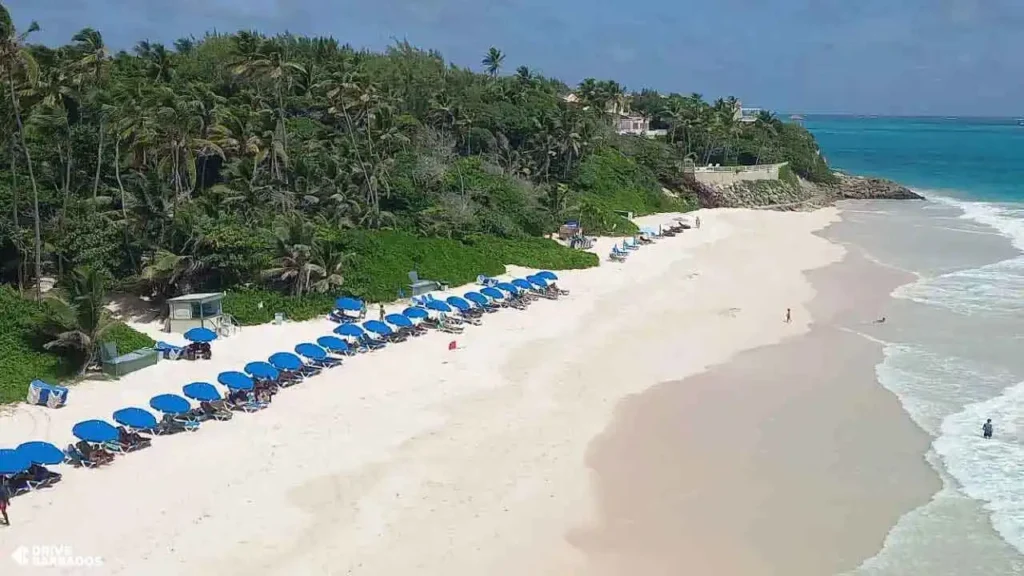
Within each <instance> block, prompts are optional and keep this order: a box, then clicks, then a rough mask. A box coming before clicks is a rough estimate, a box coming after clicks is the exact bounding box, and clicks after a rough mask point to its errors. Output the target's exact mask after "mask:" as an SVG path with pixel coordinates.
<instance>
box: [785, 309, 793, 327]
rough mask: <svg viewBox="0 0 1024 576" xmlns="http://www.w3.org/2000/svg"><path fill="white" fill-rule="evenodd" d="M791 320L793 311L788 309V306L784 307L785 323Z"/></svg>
mask: <svg viewBox="0 0 1024 576" xmlns="http://www.w3.org/2000/svg"><path fill="white" fill-rule="evenodd" d="M792 321H793V311H792V310H790V309H789V308H786V324H789V323H790V322H792Z"/></svg>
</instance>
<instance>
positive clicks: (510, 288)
mask: <svg viewBox="0 0 1024 576" xmlns="http://www.w3.org/2000/svg"><path fill="white" fill-rule="evenodd" d="M494 286H495V287H496V288H498V289H500V290H504V291H505V292H508V293H509V294H518V293H519V289H518V288H516V287H515V285H514V284H510V283H508V282H498V283H497V284H495V285H494Z"/></svg>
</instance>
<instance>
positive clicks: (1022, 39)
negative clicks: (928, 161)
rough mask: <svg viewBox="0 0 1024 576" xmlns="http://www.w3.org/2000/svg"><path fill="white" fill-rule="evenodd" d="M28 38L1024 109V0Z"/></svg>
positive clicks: (443, 4) (136, 24) (74, 7)
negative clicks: (305, 50)
mask: <svg viewBox="0 0 1024 576" xmlns="http://www.w3.org/2000/svg"><path fill="white" fill-rule="evenodd" d="M4 3H5V4H6V6H7V7H8V9H9V10H10V11H11V13H12V15H13V16H14V19H15V22H16V23H17V24H18V25H19V26H26V25H27V24H28V22H30V21H31V20H36V21H38V22H39V24H40V25H41V26H42V31H41V32H40V33H38V34H36V35H33V36H32V40H33V41H36V42H43V43H46V44H62V43H65V42H67V41H68V39H69V38H70V37H71V36H72V35H73V34H74V33H75V32H76V31H78V30H79V29H81V28H83V27H86V26H89V27H93V28H96V29H98V30H100V31H101V32H102V33H103V36H104V38H105V40H106V42H107V44H108V45H109V46H111V47H112V48H114V49H130V48H131V47H132V46H133V45H134V44H135V43H136V42H137V41H139V40H144V39H148V40H150V41H159V42H164V43H166V44H168V45H170V44H171V43H172V42H173V41H174V40H175V39H177V38H181V37H187V36H190V35H193V36H196V37H201V36H202V35H203V33H204V32H206V31H209V30H218V31H220V32H233V31H236V30H239V29H253V30H259V31H262V32H264V33H268V34H273V33H277V32H285V31H288V32H292V33H296V34H310V35H325V36H333V37H335V38H337V39H338V40H339V41H341V42H343V43H349V44H352V45H353V46H356V47H361V48H372V49H380V48H383V47H385V46H387V45H388V44H389V43H391V42H393V41H394V40H395V39H404V40H408V41H409V42H411V43H412V44H414V45H416V46H419V47H422V48H433V49H437V50H440V51H441V53H442V54H444V56H445V57H446V58H448V59H449V60H451V61H453V62H455V63H456V64H458V65H460V66H468V67H472V68H476V69H480V67H481V66H480V59H481V58H482V57H483V54H484V52H486V51H487V49H488V48H489V47H490V46H496V47H498V48H499V49H501V50H502V51H503V52H504V53H505V54H506V59H505V68H506V71H508V72H511V71H512V70H514V69H515V68H516V67H517V66H520V65H526V66H529V67H530V68H531V69H535V70H539V71H541V72H542V73H544V74H545V75H548V76H555V77H558V78H560V79H562V80H564V81H565V82H566V83H568V84H570V85H572V84H575V83H577V82H579V81H580V80H582V79H583V78H587V77H594V78H598V79H614V80H616V81H618V82H619V83H620V84H623V85H625V86H626V87H627V89H630V90H639V89H641V88H645V87H647V88H655V89H658V90H660V91H662V92H681V93H684V94H688V93H690V92H699V93H701V94H703V95H704V96H705V98H706V99H709V100H710V99H713V98H716V97H720V96H722V97H724V96H729V95H733V96H736V97H737V98H740V99H741V100H742V101H743V103H744V105H745V106H754V107H763V108H769V109H772V110H776V111H781V112H792V113H796V112H799V113H804V114H808V113H852V114H878V115H936V116H966V115H975V116H1021V115H1024V58H1022V57H1021V55H1022V54H1024V34H1022V33H1021V31H1022V30H1024V1H1022V0H706V1H705V2H700V3H698V2H693V1H691V0H633V1H631V2H621V1H619V2H611V1H609V0H361V1H358V2H357V1H354V0H4Z"/></svg>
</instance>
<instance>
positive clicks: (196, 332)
mask: <svg viewBox="0 0 1024 576" xmlns="http://www.w3.org/2000/svg"><path fill="white" fill-rule="evenodd" d="M216 339H217V333H216V332H214V331H213V330H210V329H209V328H191V329H189V330H188V331H187V332H185V340H188V341H189V342H213V341H214V340H216Z"/></svg>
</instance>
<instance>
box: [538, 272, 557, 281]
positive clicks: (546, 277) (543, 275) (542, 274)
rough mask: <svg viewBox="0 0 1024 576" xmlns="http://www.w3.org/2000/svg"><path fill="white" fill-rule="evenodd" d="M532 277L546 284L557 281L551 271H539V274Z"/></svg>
mask: <svg viewBox="0 0 1024 576" xmlns="http://www.w3.org/2000/svg"><path fill="white" fill-rule="evenodd" d="M534 276H536V277H538V278H543V279H544V280H547V281H548V282H554V281H555V280H558V276H556V275H555V273H554V272H552V271H551V270H541V271H540V272H537V273H536V274H534Z"/></svg>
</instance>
